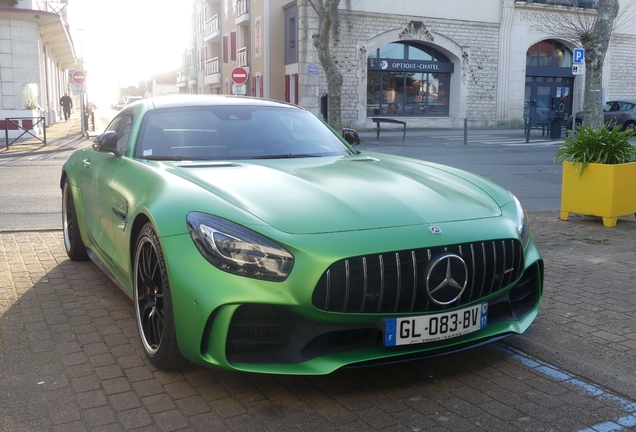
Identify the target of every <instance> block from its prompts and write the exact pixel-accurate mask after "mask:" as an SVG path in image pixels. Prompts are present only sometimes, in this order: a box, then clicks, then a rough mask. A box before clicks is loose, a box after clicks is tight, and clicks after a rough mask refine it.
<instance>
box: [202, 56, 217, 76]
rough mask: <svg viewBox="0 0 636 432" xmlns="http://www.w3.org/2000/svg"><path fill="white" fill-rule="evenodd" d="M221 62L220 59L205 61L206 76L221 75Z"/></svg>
mask: <svg viewBox="0 0 636 432" xmlns="http://www.w3.org/2000/svg"><path fill="white" fill-rule="evenodd" d="M219 66H220V62H219V58H218V57H214V58H213V59H210V60H206V61H205V74H206V75H212V74H216V73H219V71H220V68H219Z"/></svg>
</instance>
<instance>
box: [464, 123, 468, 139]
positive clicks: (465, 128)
mask: <svg viewBox="0 0 636 432" xmlns="http://www.w3.org/2000/svg"><path fill="white" fill-rule="evenodd" d="M467 143H468V119H467V118H465V119H464V145H466V144H467Z"/></svg>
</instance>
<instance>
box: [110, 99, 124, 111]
mask: <svg viewBox="0 0 636 432" xmlns="http://www.w3.org/2000/svg"><path fill="white" fill-rule="evenodd" d="M125 106H126V101H125V100H124V99H119V100H118V101H117V102H116V103H114V104H113V105H111V107H112V108H113V109H116V110H122V109H124V107H125Z"/></svg>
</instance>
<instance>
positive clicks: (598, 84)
mask: <svg viewBox="0 0 636 432" xmlns="http://www.w3.org/2000/svg"><path fill="white" fill-rule="evenodd" d="M618 10H619V5H618V0H599V2H598V17H597V19H596V23H595V25H594V28H593V29H592V32H591V33H590V34H587V35H585V36H584V37H582V38H581V44H582V45H583V48H585V102H584V105H583V111H584V113H585V120H584V122H585V123H586V124H587V125H589V126H593V127H595V128H598V127H601V126H603V124H604V120H603V103H602V94H601V93H602V89H603V62H604V60H605V53H606V52H607V48H608V47H609V41H610V37H611V36H612V29H613V26H614V19H615V18H616V15H618Z"/></svg>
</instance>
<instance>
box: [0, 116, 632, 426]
mask: <svg viewBox="0 0 636 432" xmlns="http://www.w3.org/2000/svg"><path fill="white" fill-rule="evenodd" d="M59 129H60V130H62V129H63V128H59ZM9 151H10V152H11V151H15V150H14V148H11V149H10V150H9ZM29 151H31V150H29ZM530 217H531V220H532V225H531V226H532V232H533V235H534V237H535V239H536V241H537V243H538V244H539V248H540V250H541V252H542V254H543V256H544V258H545V261H546V278H545V282H546V286H545V295H544V301H543V304H542V309H541V312H540V314H539V316H538V318H537V320H536V321H535V323H534V324H533V326H532V327H531V328H530V329H529V330H528V331H527V332H526V333H525V334H524V335H522V336H514V337H510V338H508V339H506V340H505V343H503V344H499V345H496V346H487V347H483V348H479V349H475V350H471V351H467V352H463V353H459V354H454V355H450V356H445V357H439V358H435V359H428V360H422V361H415V362H410V363H404V364H399V365H391V366H382V367H373V368H362V369H343V370H340V371H337V372H335V373H333V374H331V375H328V376H319V377H304V376H271V375H258V374H244V373H235V372H226V371H220V370H216V369H205V368H202V367H199V366H196V365H189V366H186V367H184V368H182V369H179V370H174V371H160V370H157V369H156V368H154V367H153V366H152V365H151V364H150V363H149V362H148V361H147V360H146V358H145V356H144V354H143V350H142V349H141V346H140V342H139V337H138V335H137V330H136V327H135V322H134V307H133V303H132V301H131V300H130V299H129V298H128V297H127V296H126V295H125V294H124V293H123V292H121V291H120V290H119V289H118V288H117V287H116V286H115V284H114V283H113V282H112V281H110V280H109V279H108V278H107V277H106V276H105V275H104V274H103V273H102V272H101V271H100V270H99V269H98V268H97V267H96V266H95V265H94V264H92V263H90V262H80V263H75V262H72V261H70V260H69V259H68V258H67V257H66V254H65V253H64V248H63V243H62V233H61V231H60V230H52V231H31V232H29V231H15V232H0V431H3V432H4V431H49V430H50V431H76V430H77V431H85V430H95V431H121V430H135V431H177V430H178V431H182V430H188V431H192V430H201V431H228V430H231V431H234V430H235V431H274V430H277V431H278V430H282V431H286V430H294V431H328V430H338V431H358V430H359V431H368V430H383V431H424V430H426V431H429V430H430V431H451V430H452V431H478V430H488V431H513V430H520V431H578V430H584V429H586V428H592V427H595V428H596V430H619V429H618V428H619V427H623V429H624V430H627V429H628V428H630V427H633V426H636V420H635V413H636V404H634V402H633V401H635V400H636V378H635V377H634V374H633V371H634V370H636V364H635V362H636V360H635V359H636V356H635V355H634V354H635V352H636V312H635V311H636V304H635V303H636V296H634V294H633V289H634V288H633V287H634V286H635V284H634V282H633V281H634V279H635V277H636V254H635V253H634V244H635V243H634V236H635V233H636V220H635V219H634V217H633V216H630V217H625V218H621V219H620V220H619V223H618V225H617V226H616V227H615V228H605V227H603V225H602V223H601V221H600V219H597V218H591V217H584V216H578V215H571V217H570V220H569V221H567V222H564V221H560V220H559V219H558V214H557V212H539V213H531V215H530ZM510 347H513V348H516V349H519V350H520V351H509V348H510ZM519 353H521V354H519ZM556 368H558V369H556ZM599 425H605V426H599ZM607 425H609V426H607ZM612 425H614V426H612ZM630 425H631V426H630ZM615 426H616V427H615Z"/></svg>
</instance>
